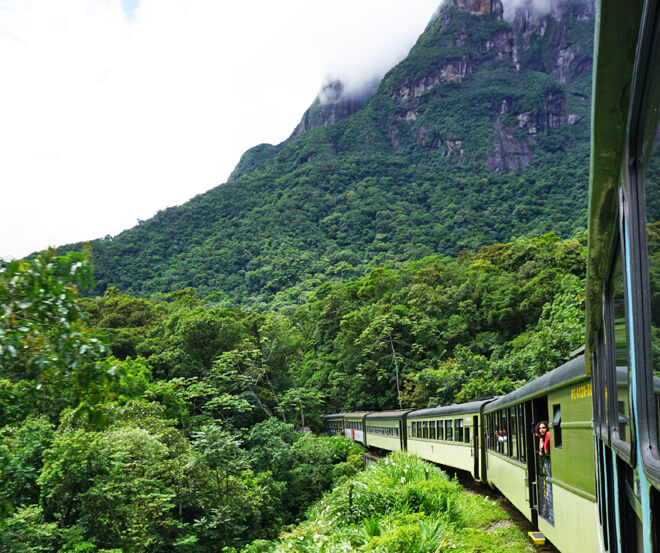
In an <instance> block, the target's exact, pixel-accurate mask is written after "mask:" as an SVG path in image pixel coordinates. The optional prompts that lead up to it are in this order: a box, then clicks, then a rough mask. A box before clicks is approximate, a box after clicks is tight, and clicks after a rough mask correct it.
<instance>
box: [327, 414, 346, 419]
mask: <svg viewBox="0 0 660 553" xmlns="http://www.w3.org/2000/svg"><path fill="white" fill-rule="evenodd" d="M345 414H346V413H330V414H329V415H321V418H322V419H341V418H343V417H344V415H345Z"/></svg>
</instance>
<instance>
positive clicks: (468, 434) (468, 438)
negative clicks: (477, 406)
mask: <svg viewBox="0 0 660 553" xmlns="http://www.w3.org/2000/svg"><path fill="white" fill-rule="evenodd" d="M465 443H466V444H469V443H470V428H469V427H468V428H466V429H465Z"/></svg>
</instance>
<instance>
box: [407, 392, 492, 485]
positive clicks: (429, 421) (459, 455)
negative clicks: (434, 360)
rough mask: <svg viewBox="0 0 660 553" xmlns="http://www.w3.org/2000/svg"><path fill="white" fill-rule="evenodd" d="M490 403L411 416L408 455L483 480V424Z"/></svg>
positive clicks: (451, 406) (423, 410)
mask: <svg viewBox="0 0 660 553" xmlns="http://www.w3.org/2000/svg"><path fill="white" fill-rule="evenodd" d="M487 403H488V401H487V400H482V401H473V402H470V403H462V404H457V405H447V406H444V407H431V408H429V409H421V410H419V411H413V412H412V413H409V414H408V428H407V430H408V451H410V452H412V453H416V454H417V455H418V456H419V457H421V458H423V459H426V460H428V461H432V462H434V463H438V464H442V465H447V466H451V467H454V468H457V469H461V470H464V471H466V472H469V473H470V474H472V477H473V478H474V479H475V480H480V479H481V472H482V471H481V467H483V459H481V458H480V451H481V447H480V443H479V440H480V435H481V433H480V431H479V428H480V420H481V415H482V411H483V408H484V406H485V405H486V404H487Z"/></svg>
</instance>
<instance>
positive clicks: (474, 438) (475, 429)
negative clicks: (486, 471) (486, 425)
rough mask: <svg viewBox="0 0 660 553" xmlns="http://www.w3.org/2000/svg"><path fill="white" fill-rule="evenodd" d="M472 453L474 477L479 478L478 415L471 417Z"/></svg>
mask: <svg viewBox="0 0 660 553" xmlns="http://www.w3.org/2000/svg"><path fill="white" fill-rule="evenodd" d="M472 454H473V455H474V477H475V478H476V479H477V480H478V479H479V417H478V416H477V415H474V416H473V417H472Z"/></svg>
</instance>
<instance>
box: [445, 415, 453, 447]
mask: <svg viewBox="0 0 660 553" xmlns="http://www.w3.org/2000/svg"><path fill="white" fill-rule="evenodd" d="M451 422H452V421H451V420H449V419H448V420H446V421H445V440H447V441H449V442H451V441H453V439H454V438H453V432H452V427H451Z"/></svg>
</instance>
